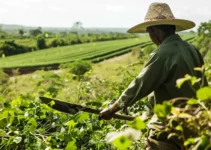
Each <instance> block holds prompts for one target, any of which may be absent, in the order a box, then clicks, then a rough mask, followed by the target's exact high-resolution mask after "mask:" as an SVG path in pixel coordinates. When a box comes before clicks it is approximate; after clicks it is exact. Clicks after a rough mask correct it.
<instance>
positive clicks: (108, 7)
mask: <svg viewBox="0 0 211 150" xmlns="http://www.w3.org/2000/svg"><path fill="white" fill-rule="evenodd" d="M105 9H106V10H107V11H111V12H123V11H124V10H125V7H124V6H121V5H108V4H107V5H106V8H105Z"/></svg>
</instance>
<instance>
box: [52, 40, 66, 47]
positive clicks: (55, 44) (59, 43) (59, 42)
mask: <svg viewBox="0 0 211 150" xmlns="http://www.w3.org/2000/svg"><path fill="white" fill-rule="evenodd" d="M64 45H68V43H67V42H66V41H65V40H64V39H62V38H56V39H54V40H53V41H52V42H51V44H50V46H51V47H58V46H64Z"/></svg>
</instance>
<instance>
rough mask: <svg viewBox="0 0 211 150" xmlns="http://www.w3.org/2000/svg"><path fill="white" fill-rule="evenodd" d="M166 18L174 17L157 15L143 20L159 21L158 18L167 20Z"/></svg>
mask: <svg viewBox="0 0 211 150" xmlns="http://www.w3.org/2000/svg"><path fill="white" fill-rule="evenodd" d="M167 19H175V18H174V16H168V18H167V17H166V16H163V15H160V16H157V17H156V18H146V19H145V22H148V21H160V20H167Z"/></svg>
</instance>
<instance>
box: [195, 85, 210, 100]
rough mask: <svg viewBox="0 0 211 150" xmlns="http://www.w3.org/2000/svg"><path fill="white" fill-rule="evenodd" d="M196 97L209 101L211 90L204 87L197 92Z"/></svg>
mask: <svg viewBox="0 0 211 150" xmlns="http://www.w3.org/2000/svg"><path fill="white" fill-rule="evenodd" d="M196 96H197V98H198V99H200V100H202V101H203V100H208V99H210V98H211V88H210V87H203V88H201V89H199V90H198V91H197V92H196Z"/></svg>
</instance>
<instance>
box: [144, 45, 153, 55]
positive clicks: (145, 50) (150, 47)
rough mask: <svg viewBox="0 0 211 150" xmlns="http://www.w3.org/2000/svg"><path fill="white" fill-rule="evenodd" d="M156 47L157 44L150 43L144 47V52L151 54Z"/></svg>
mask: <svg viewBox="0 0 211 150" xmlns="http://www.w3.org/2000/svg"><path fill="white" fill-rule="evenodd" d="M155 49H156V45H149V46H146V47H144V48H143V50H142V51H143V52H144V54H145V55H147V56H148V55H149V54H150V53H151V52H152V51H154V50H155Z"/></svg>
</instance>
